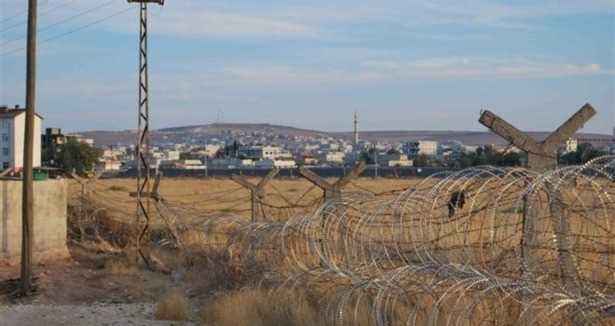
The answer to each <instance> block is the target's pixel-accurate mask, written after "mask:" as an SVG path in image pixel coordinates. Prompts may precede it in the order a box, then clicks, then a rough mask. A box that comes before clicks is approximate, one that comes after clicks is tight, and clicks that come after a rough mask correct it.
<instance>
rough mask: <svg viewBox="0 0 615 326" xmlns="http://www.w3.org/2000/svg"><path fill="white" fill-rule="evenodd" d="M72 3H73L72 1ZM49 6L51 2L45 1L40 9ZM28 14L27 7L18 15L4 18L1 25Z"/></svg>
mask: <svg viewBox="0 0 615 326" xmlns="http://www.w3.org/2000/svg"><path fill="white" fill-rule="evenodd" d="M71 1H72V0H71ZM47 4H49V1H45V2H44V3H39V7H43V6H46V5H47ZM27 12H28V8H27V6H26V8H25V9H22V10H20V11H18V12H16V13H14V14H13V15H12V16H11V17H8V18H4V19H2V20H0V24H4V23H6V22H7V21H9V20H12V19H14V18H17V17H19V16H21V15H23V14H25V13H27ZM24 23H26V22H24Z"/></svg>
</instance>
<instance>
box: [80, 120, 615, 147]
mask: <svg viewBox="0 0 615 326" xmlns="http://www.w3.org/2000/svg"><path fill="white" fill-rule="evenodd" d="M225 131H227V132H228V131H231V132H239V131H242V132H245V133H250V132H256V131H261V132H262V131H265V132H270V133H272V134H279V135H284V136H306V137H310V136H311V137H317V136H331V137H336V138H343V139H348V140H350V139H352V133H351V132H326V131H318V130H309V129H301V128H295V127H289V126H280V125H272V124H266V123H258V124H253V123H214V124H204V125H192V126H179V127H172V128H164V129H159V130H154V131H152V134H151V135H152V140H153V141H154V142H156V141H163V140H169V139H173V138H175V137H178V136H182V135H201V136H209V135H219V134H221V133H222V132H225ZM79 134H80V135H83V136H85V137H88V138H93V139H94V141H95V142H96V144H97V145H99V146H107V145H115V144H118V143H119V144H132V143H134V142H135V140H136V137H137V135H136V131H135V130H123V131H104V130H95V131H83V132H79ZM529 134H531V135H532V136H533V137H534V138H536V139H539V140H542V139H544V138H546V137H547V135H548V133H546V132H530V133H529ZM360 137H361V139H365V140H368V141H381V142H390V143H395V142H400V141H409V140H435V141H439V142H445V141H453V140H457V141H461V142H462V143H464V144H466V145H486V144H496V145H505V144H506V142H505V141H504V140H503V139H502V138H500V137H499V136H497V135H495V134H493V133H491V132H487V131H485V132H481V131H433V130H417V131H410V130H391V131H362V132H361V133H360ZM577 137H579V138H582V139H592V140H594V141H598V142H601V141H607V140H609V139H613V137H612V136H610V135H604V134H592V133H582V134H579V135H577Z"/></svg>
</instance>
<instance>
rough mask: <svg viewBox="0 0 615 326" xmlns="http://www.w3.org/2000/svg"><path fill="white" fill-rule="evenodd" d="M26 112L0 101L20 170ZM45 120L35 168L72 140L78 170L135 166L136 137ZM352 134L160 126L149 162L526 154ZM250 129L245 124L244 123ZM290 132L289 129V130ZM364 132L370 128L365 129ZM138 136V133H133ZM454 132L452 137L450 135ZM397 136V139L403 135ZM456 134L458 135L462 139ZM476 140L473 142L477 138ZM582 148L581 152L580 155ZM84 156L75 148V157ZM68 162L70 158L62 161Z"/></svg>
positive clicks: (178, 165) (460, 161)
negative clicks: (106, 136) (71, 129)
mask: <svg viewBox="0 0 615 326" xmlns="http://www.w3.org/2000/svg"><path fill="white" fill-rule="evenodd" d="M24 112H25V110H24V109H23V108H20V107H19V106H15V107H13V108H9V107H7V106H0V120H1V122H0V123H1V124H0V126H1V128H2V129H1V134H2V146H1V147H2V148H1V151H2V152H0V154H1V155H0V162H2V166H3V169H4V170H6V169H14V170H19V168H20V167H21V162H22V160H23V158H22V155H20V151H21V146H23V145H22V144H23V141H22V137H23V128H24V123H25V119H24V116H25V114H23V113H24ZM42 119H43V117H41V116H37V119H36V124H35V125H36V126H35V132H36V133H41V137H40V141H38V140H37V141H35V153H36V154H35V157H34V166H36V167H49V168H54V167H55V168H62V167H65V166H64V165H66V164H67V163H70V164H73V165H74V164H75V162H74V161H79V159H78V158H70V159H69V158H67V157H68V156H70V155H69V154H67V153H66V151H63V150H62V148H63V147H64V146H67V144H69V143H74V144H79V146H80V147H84V146H85V147H86V148H87V147H89V148H91V149H92V153H94V154H92V155H93V156H94V158H93V159H92V160H93V162H92V163H91V164H85V166H79V167H78V168H79V170H90V169H92V170H93V169H99V170H100V169H102V170H104V171H107V172H126V171H131V170H134V169H136V165H135V148H134V144H133V142H134V138H132V142H131V141H130V138H128V140H127V141H126V140H118V141H117V142H116V143H114V144H109V141H105V142H106V143H105V144H99V143H98V142H97V140H96V139H95V138H94V137H91V138H90V137H88V136H87V135H82V134H79V133H71V134H63V133H62V130H60V129H58V128H46V129H45V131H44V132H42V130H41V125H42ZM352 123H353V125H352V126H353V132H352V133H351V134H350V137H348V135H347V134H344V133H339V135H332V134H324V133H323V134H320V133H316V132H302V131H301V130H300V129H296V130H294V129H293V128H289V127H285V128H281V127H280V128H273V127H267V125H263V126H261V127H258V126H256V125H249V124H245V125H241V124H234V125H233V124H229V125H227V126H226V128H225V126H224V125H223V124H218V125H217V126H216V128H208V129H207V130H205V129H203V128H202V127H181V128H173V129H168V130H164V131H161V132H159V133H157V134H156V137H153V138H154V140H153V142H152V144H150V150H151V162H150V166H151V167H152V168H155V169H160V170H191V171H197V170H202V171H206V170H249V169H257V170H268V169H272V168H279V169H293V168H296V167H298V166H311V167H320V168H327V167H329V168H335V167H338V168H339V167H349V166H353V165H355V164H356V163H357V162H359V161H365V162H366V163H367V164H368V165H369V166H372V167H382V168H412V167H416V168H420V167H442V168H464V167H468V166H474V165H484V164H493V165H502V166H516V165H522V164H523V163H524V160H526V158H525V157H524V154H523V153H522V152H521V151H519V150H518V149H517V148H515V147H513V146H509V145H507V144H502V143H499V144H496V143H493V144H489V143H488V144H466V143H464V142H463V141H462V140H461V139H446V140H442V136H439V137H433V139H425V136H421V139H416V138H415V139H412V138H411V137H409V138H407V139H403V137H400V136H398V137H397V140H388V141H387V140H381V141H379V140H376V141H374V140H372V141H370V140H367V139H364V138H362V133H361V131H360V129H359V117H358V115H357V114H355V115H354V117H353V120H352ZM246 126H250V128H244V127H246ZM289 130H290V131H292V132H289ZM368 133H369V132H368ZM132 136H133V137H136V134H133V135H132ZM452 137H454V134H453V136H452ZM400 138H401V139H400ZM460 138H461V137H460ZM474 143H476V142H474ZM580 147H582V149H583V151H582V153H578V155H576V156H575V155H574V154H575V153H577V152H579V148H580ZM609 153H611V154H612V153H615V130H614V135H612V136H607V135H601V136H600V137H595V136H589V137H588V136H579V137H576V138H571V139H569V140H568V141H567V142H566V145H565V146H563V147H562V148H561V149H560V155H561V158H562V162H563V163H570V164H575V163H582V161H584V160H587V159H590V158H592V157H597V156H599V155H604V154H609ZM80 155H81V156H84V155H85V154H83V153H78V154H75V155H73V156H80ZM67 160H71V161H72V162H66V161H67Z"/></svg>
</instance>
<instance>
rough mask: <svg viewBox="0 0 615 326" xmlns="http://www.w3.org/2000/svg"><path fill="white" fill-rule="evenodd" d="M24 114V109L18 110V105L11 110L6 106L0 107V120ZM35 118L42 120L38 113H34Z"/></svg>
mask: <svg viewBox="0 0 615 326" xmlns="http://www.w3.org/2000/svg"><path fill="white" fill-rule="evenodd" d="M25 112H26V109H25V108H20V107H19V105H15V107H13V108H9V107H8V106H6V105H0V119H3V118H14V117H16V116H18V115H20V114H22V113H25ZM36 116H37V117H39V118H40V119H43V117H42V116H41V115H40V114H38V113H36Z"/></svg>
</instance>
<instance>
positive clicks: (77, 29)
mask: <svg viewBox="0 0 615 326" xmlns="http://www.w3.org/2000/svg"><path fill="white" fill-rule="evenodd" d="M132 9H133V8H132V7H128V8H126V9H124V10H121V11H118V12H115V13H113V14H111V15H108V16H105V17H103V18H101V19H98V20H95V21H93V22H91V23H88V24H85V25H83V26H80V27H77V28H75V29H72V30H70V31H68V32H66V33H62V34H58V35H54V36H52V37H49V38H46V39H44V40H42V41H40V42H38V44H43V43H47V42H51V41H54V40H57V39H59V38H62V37H65V36H68V35H71V34H74V33H77V32H80V31H82V30H84V29H86V28H88V27H91V26H94V25H96V24H99V23H102V22H104V21H105V20H109V19H111V18H113V17H116V16H119V15H121V14H123V13H125V12H128V11H130V10H132ZM25 49H26V48H25V47H21V48H17V49H14V50H11V51H8V52H4V53H2V54H0V57H4V56H6V55H9V54H13V53H17V52H20V51H23V50H25Z"/></svg>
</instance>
